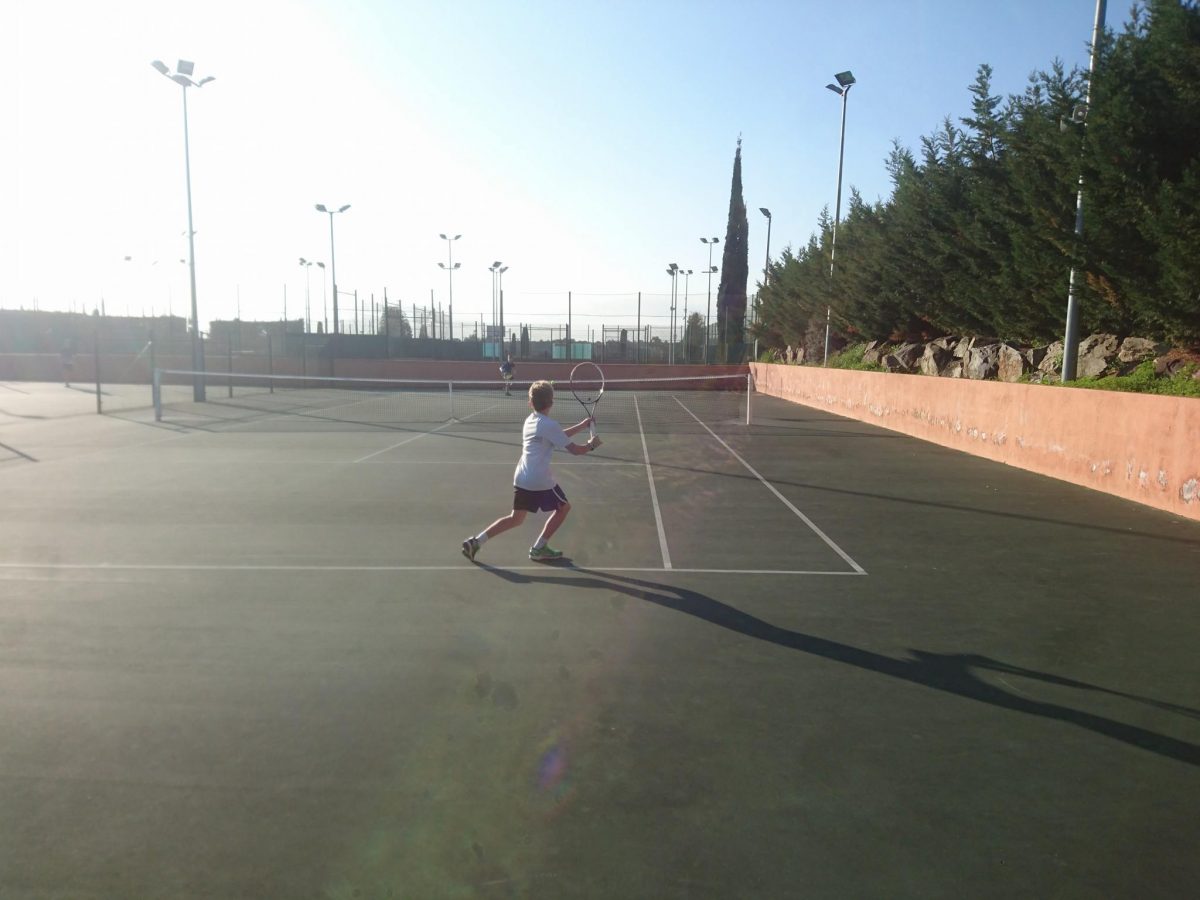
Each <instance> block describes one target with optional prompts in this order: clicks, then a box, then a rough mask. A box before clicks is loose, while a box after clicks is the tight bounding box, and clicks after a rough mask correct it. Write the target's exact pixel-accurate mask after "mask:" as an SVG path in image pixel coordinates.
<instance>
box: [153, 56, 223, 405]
mask: <svg viewBox="0 0 1200 900" xmlns="http://www.w3.org/2000/svg"><path fill="white" fill-rule="evenodd" d="M150 65H151V66H152V67H153V68H154V69H155V70H156V71H157V72H158V73H159V74H160V75H162V76H163V77H164V78H169V79H170V80H171V81H174V82H175V83H176V84H178V85H179V86H180V87H181V88H183V171H184V177H185V179H186V181H187V208H188V230H187V238H188V273H189V276H190V280H191V288H192V371H193V372H196V373H197V374H196V375H193V376H192V399H193V400H194V401H195V402H197V403H203V402H204V399H205V391H204V375H203V372H204V346H203V344H202V343H201V342H200V314H199V312H198V309H197V303H196V240H195V235H196V230H195V228H194V227H193V225H192V154H191V147H190V138H189V135H188V111H187V89H188V88H189V87H196V88H199V87H204V85H206V84H208V82H210V81H212V80H213V77H212V76H211V75H209V76H207V77H205V78H201V79H200V81H198V82H196V81H192V78H191V75H192V71H193V69H194V66H193V64H192V63H191V62H188V61H187V60H184V59H181V60H179V62H178V63H177V64H176V66H175V69H176V71H175V74H174V75H172V74H171V73H170V69H168V68H167V66H166V64H165V63H163V62H162V61H161V60H157V59H156V60H154V62H152V63H150Z"/></svg>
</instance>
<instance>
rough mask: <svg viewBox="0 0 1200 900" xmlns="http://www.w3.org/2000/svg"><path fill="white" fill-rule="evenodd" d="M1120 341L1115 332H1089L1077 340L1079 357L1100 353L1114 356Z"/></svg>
mask: <svg viewBox="0 0 1200 900" xmlns="http://www.w3.org/2000/svg"><path fill="white" fill-rule="evenodd" d="M1118 346H1120V341H1118V340H1117V336H1116V335H1115V334H1089V335H1088V336H1087V337H1085V338H1084V339H1083V340H1082V341H1080V342H1079V358H1080V359H1082V358H1083V357H1085V356H1092V355H1101V356H1105V355H1106V356H1116V354H1117V347H1118Z"/></svg>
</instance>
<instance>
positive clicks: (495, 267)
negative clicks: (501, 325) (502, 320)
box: [488, 260, 504, 325]
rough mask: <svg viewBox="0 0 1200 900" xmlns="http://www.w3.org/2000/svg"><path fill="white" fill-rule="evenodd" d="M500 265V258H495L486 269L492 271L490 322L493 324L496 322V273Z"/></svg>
mask: <svg viewBox="0 0 1200 900" xmlns="http://www.w3.org/2000/svg"><path fill="white" fill-rule="evenodd" d="M502 265H504V264H503V263H502V262H500V260H496V261H495V262H494V263H492V264H491V265H490V266H488V271H489V272H491V273H492V324H493V325H495V324H496V299H497V293H496V291H497V288H496V273H497V272H499V271H500V267H501V266H502Z"/></svg>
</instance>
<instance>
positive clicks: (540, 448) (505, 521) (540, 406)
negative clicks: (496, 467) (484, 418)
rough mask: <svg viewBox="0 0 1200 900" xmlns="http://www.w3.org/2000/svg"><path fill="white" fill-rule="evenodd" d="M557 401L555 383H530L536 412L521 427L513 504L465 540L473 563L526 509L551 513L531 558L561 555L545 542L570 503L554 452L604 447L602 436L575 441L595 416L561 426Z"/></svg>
mask: <svg viewBox="0 0 1200 900" xmlns="http://www.w3.org/2000/svg"><path fill="white" fill-rule="evenodd" d="M553 405H554V385H552V384H551V383H550V382H548V381H537V382H534V383H533V385H532V386H531V387H530V388H529V406H530V407H531V408H532V409H533V412H532V413H530V414H529V418H527V419H526V420H525V425H524V427H523V428H522V429H521V459H520V460H519V461H518V462H517V470H516V472H514V473H513V509H512V512H511V513H509V514H508V515H507V516H505V517H504V518H502V519H497V520H496V521H495V522H493V523H492V524H491V525H489V526H488V527H487V529H486V530H484V531H481V532H480V533H479V534H477V535H475V537H469V538H467V539H466V540H465V541H463V542H462V552H463V556H465V557H466V558H467V559H469V560H471V561H472V562H474V561H475V554H476V553H478V552H479V548H480V547H482V546H483V545H484V544H485V543H486V542H487V540H488V538H494V537H495V536H496V535H498V534H503V533H504V532H506V531H508V530H509V529H511V528H516V527H517V526H518V525H520V524H521V523H522V522H524V521H525V515H526V513H531V512H532V513H536V512H548V513H550V514H551V515H550V518H549V519H547V520H546V524H545V526H544V527H543V528H542V533H541V534H540V535H538V539H537V540H536V541H534V543H533V546H532V547H530V548H529V558H530V559H532V560H534V561H535V562H553V561H555V560H558V559H562V553H561V552H559V551H558V550H552V549H550V545H549V544H548V543H547V541H549V540H550V538H551V537H553V536H554V532H556V531H557V530H558V527H559V526H560V525H562V523H563V520H564V519H566V517H567V513H568V512H570V511H571V504H570V503H568V502H567V495H566V494H564V493H563V489H562V488H560V487H559V486H558V482H557V481H556V480H555V478H554V473H553V472H552V471H551V470H550V454H551V453H552V452H553V451H554V448H555V447H558V448H559V449H562V450H566V451H567V452H568V453H571V454H573V455H575V456H579V455H581V454H584V453H588V452H590V451H592V450H595V449H596V448H597V447H599V446H600V439H599V438H592V439H591V440H590V441H588V442H587V443H586V444H576V443H574V442H572V440H571V437H572V435H574V434H576V433H578V432H580V431H582V430H583V429H585V428H587V427H588V425H589V424H590V423H591V419H590V418H589V419H584V420H583V421H582V422H580V423H579V424H577V425H572V426H571V427H570V428H563V427H562V426H561V425H559V424H558V423H557V422H556V421H554V420H553V419H551V418H550V417H549V416H548V415H547V413H548V412H550V407H551V406H553Z"/></svg>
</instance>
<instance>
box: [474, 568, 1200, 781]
mask: <svg viewBox="0 0 1200 900" xmlns="http://www.w3.org/2000/svg"><path fill="white" fill-rule="evenodd" d="M478 565H480V567H481V568H483V569H485V570H487V571H488V572H491V573H492V574H494V575H496V576H497V577H499V578H502V579H504V580H505V581H508V582H510V583H513V584H552V585H561V586H565V587H574V588H583V589H592V590H597V589H598V590H605V591H615V592H617V593H619V594H624V595H626V596H628V597H633V598H635V599H637V600H642V601H644V602H647V603H653V604H655V605H657V606H661V607H664V608H665V609H670V610H674V611H675V612H680V613H684V614H685V615H689V616H694V617H695V618H698V619H701V620H703V621H705V622H708V623H710V624H712V625H716V626H718V627H721V628H727V629H729V630H730V631H734V632H737V633H738V634H741V635H744V636H746V637H750V638H754V639H756V640H760V641H766V642H768V643H772V644H775V645H777V646H780V647H786V648H788V649H790V650H796V651H798V652H801V653H807V654H809V655H811V656H818V657H822V658H824V659H828V660H831V661H833V662H837V663H842V664H843V665H849V666H853V667H855V668H857V669H862V670H865V671H869V672H875V673H878V674H880V675H886V676H888V677H890V678H896V679H899V680H901V681H907V682H910V683H912V684H918V685H921V686H923V687H927V688H932V689H933V690H937V691H942V692H944V693H947V694H953V695H955V696H958V697H964V698H966V699H968V700H975V701H978V702H980V703H987V704H989V705H991V706H996V707H1000V708H1002V709H1008V710H1012V711H1013V712H1019V713H1025V714H1026V715H1031V716H1039V717H1041V718H1046V719H1056V720H1058V721H1060V722H1066V723H1068V724H1071V725H1075V726H1076V727H1078V728H1083V729H1085V730H1087V731H1091V732H1093V733H1094V734H1098V735H1101V736H1103V737H1107V738H1111V739H1113V740H1115V741H1120V742H1121V743H1123V744H1128V745H1129V746H1131V747H1137V748H1138V749H1141V750H1146V751H1148V752H1150V753H1154V754H1157V755H1158V756H1162V757H1166V758H1167V759H1173V760H1176V761H1178V762H1182V763H1187V764H1188V765H1192V766H1200V745H1197V744H1192V743H1188V742H1187V741H1183V740H1180V739H1178V738H1173V737H1169V736H1167V735H1163V734H1158V733H1156V732H1153V731H1149V730H1148V729H1145V728H1139V727H1138V726H1136V725H1128V724H1126V723H1124V722H1118V721H1116V720H1114V719H1108V718H1105V717H1104V716H1099V715H1096V714H1094V713H1089V712H1086V711H1084V710H1081V709H1074V708H1072V707H1069V706H1063V705H1061V704H1058V703H1049V702H1046V701H1041V700H1036V699H1033V698H1031V697H1025V696H1022V695H1020V694H1018V693H1015V692H1009V691H1006V690H1003V689H1002V688H999V687H997V686H995V685H993V684H990V683H989V682H987V681H984V680H983V679H982V678H980V677H979V675H978V674H977V673H978V672H979V671H991V672H996V673H1003V674H1008V675H1017V676H1020V677H1023V678H1029V679H1032V680H1036V681H1041V682H1043V683H1045V684H1052V685H1057V686H1059V687H1069V688H1072V689H1076V690H1081V691H1087V692H1091V693H1097V694H1103V695H1107V696H1111V697H1119V698H1122V699H1125V700H1129V701H1131V702H1134V703H1138V704H1143V705H1146V706H1151V707H1153V708H1155V709H1158V710H1162V711H1165V712H1170V713H1173V714H1177V715H1182V716H1186V717H1188V718H1193V719H1200V710H1196V709H1192V708H1190V707H1186V706H1180V705H1177V704H1173V703H1167V702H1165V701H1161V700H1156V699H1153V698H1148V697H1140V696H1138V695H1136V694H1128V693H1124V692H1121V691H1114V690H1110V689H1108V688H1104V687H1100V686H1098V685H1093V684H1088V683H1086V682H1083V681H1078V680H1075V679H1071V678H1063V677H1061V676H1058V675H1052V674H1050V673H1046V672H1038V671H1035V670H1032V669H1026V668H1023V667H1020V666H1014V665H1010V664H1008V663H1005V662H1001V661H999V660H993V659H990V658H988V657H985V656H979V655H977V654H972V653H954V654H945V653H929V652H926V651H924V650H915V649H910V650H909V653H911V654H912V655H911V657H910V658H908V659H896V658H894V657H890V656H884V655H883V654H880V653H875V652H874V651H871V650H864V649H862V648H860V647H854V646H852V645H850V644H843V643H841V642H839V641H832V640H828V639H826V638H821V637H817V636H816V635H811V634H805V633H803V632H798V631H788V630H787V629H786V628H780V627H778V626H776V625H772V624H771V623H769V622H766V621H763V620H762V619H759V618H757V617H755V616H752V615H750V614H749V613H745V612H742V611H741V610H739V609H737V608H736V607H733V606H730V605H728V604H726V603H722V602H721V601H719V600H714V599H713V598H712V597H709V596H706V595H705V594H701V593H700V592H698V591H693V590H689V589H687V588H682V587H677V586H675V585H668V584H661V583H658V582H652V581H646V580H643V579H640V578H632V577H629V576H626V575H618V574H615V573H612V572H604V571H595V570H590V569H586V568H581V567H568V568H565V569H564V568H558V569H556V570H555V571H556V572H558V573H561V574H548V575H530V574H527V573H525V572H517V571H512V570H508V569H501V568H496V567H493V566H488V565H483V564H478Z"/></svg>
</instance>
